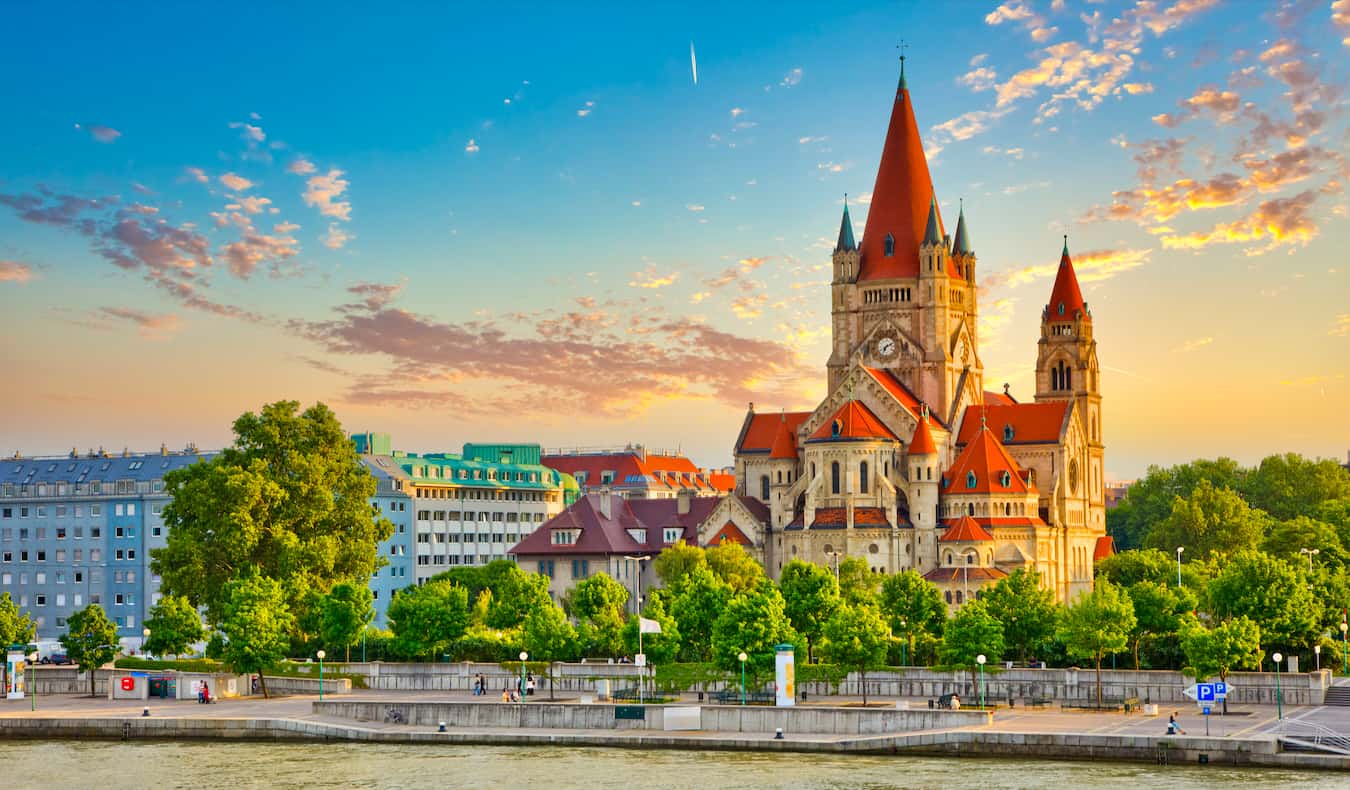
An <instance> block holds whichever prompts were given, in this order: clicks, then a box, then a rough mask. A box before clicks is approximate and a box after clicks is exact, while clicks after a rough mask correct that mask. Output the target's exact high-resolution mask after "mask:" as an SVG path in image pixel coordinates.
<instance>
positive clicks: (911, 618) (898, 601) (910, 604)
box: [878, 571, 947, 663]
mask: <svg viewBox="0 0 1350 790" xmlns="http://www.w3.org/2000/svg"><path fill="white" fill-rule="evenodd" d="M878 602H879V603H880V608H881V615H882V616H883V617H885V618H886V621H887V624H888V625H890V627H891V633H893V634H896V635H897V636H899V637H900V638H901V639H903V640H904V641H905V647H906V659H907V660H909V661H911V662H915V663H917V659H916V657H915V653H914V650H915V641H916V640H915V637H916V635H917V636H918V637H920V638H921V639H923V638H925V637H926V638H927V639H932V640H936V639H938V638H940V637H941V636H942V630H943V627H944V626H945V625H946V624H947V605H946V604H944V603H943V602H942V593H941V592H939V591H938V588H937V586H936V585H934V584H933V583H932V582H930V581H928V580H927V579H925V578H923V576H920V575H919V574H918V573H917V572H916V571H902V572H900V573H896V574H893V575H890V576H887V577H886V578H885V579H882V581H881V593H880V595H879V597H878ZM925 641H927V640H925Z"/></svg>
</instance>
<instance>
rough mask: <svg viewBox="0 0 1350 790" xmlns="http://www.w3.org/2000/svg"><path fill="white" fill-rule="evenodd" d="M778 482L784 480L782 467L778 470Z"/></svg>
mask: <svg viewBox="0 0 1350 790" xmlns="http://www.w3.org/2000/svg"><path fill="white" fill-rule="evenodd" d="M778 482H779V483H780V484H781V483H782V482H783V470H782V469H779V470H778Z"/></svg>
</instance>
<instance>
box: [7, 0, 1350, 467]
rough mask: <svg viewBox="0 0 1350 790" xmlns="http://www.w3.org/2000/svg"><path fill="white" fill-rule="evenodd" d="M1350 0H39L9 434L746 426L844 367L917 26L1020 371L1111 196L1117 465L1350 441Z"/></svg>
mask: <svg viewBox="0 0 1350 790" xmlns="http://www.w3.org/2000/svg"><path fill="white" fill-rule="evenodd" d="M1347 5H1350V3H1347V0H1340V2H1339V3H1338V4H1336V5H1335V6H1333V4H1332V3H1330V2H1316V3H1291V4H1286V5H1282V6H1269V7H1258V6H1256V5H1253V4H1247V3H1230V4H1224V3H1219V2H1211V1H1210V0H1180V2H1158V3H1147V2H1144V3H1138V2H1134V3H1131V2H1116V3H1100V4H1097V3H1089V4H1070V3H1065V4H1063V5H1061V4H1058V3H1050V2H1035V3H1017V2H1011V3H1004V4H1002V5H999V4H997V3H961V4H916V3H889V4H853V5H851V6H849V7H848V8H846V9H824V8H822V7H821V6H819V4H779V5H775V6H774V7H773V8H772V9H768V8H767V7H736V6H725V5H710V6H701V7H700V6H692V5H678V6H677V5H651V6H645V5H644V6H641V7H634V6H632V5H612V6H595V7H590V8H588V9H585V10H583V11H577V10H575V9H573V8H567V7H556V8H551V9H541V8H539V7H536V6H532V5H515V6H491V7H488V6H434V7H433V6H429V5H428V6H417V7H411V6H401V5H391V6H390V7H380V8H379V10H378V11H372V10H369V8H362V7H357V6H350V5H333V4H289V5H286V6H285V7H277V8H272V7H268V8H259V9H247V8H242V9H241V8H240V7H238V6H232V5H217V6H206V5H192V6H180V7H177V8H168V9H166V8H164V7H161V6H146V7H144V8H142V9H140V10H139V11H138V10H136V9H134V8H126V7H118V8H111V7H107V6H104V5H96V4H89V5H83V6H80V5H76V6H68V7H65V6H63V7H62V9H61V11H60V13H59V15H56V14H53V12H52V11H51V10H50V9H44V8H42V7H40V6H24V7H20V8H16V9H10V10H9V11H7V15H8V18H9V20H10V24H8V25H7V26H8V27H9V28H10V29H11V37H10V40H9V41H7V46H6V47H5V49H4V50H3V51H0V67H3V68H4V69H5V71H6V73H9V74H12V75H23V76H22V77H21V78H19V79H11V80H9V81H7V82H6V83H5V84H4V85H3V87H0V99H3V101H4V104H5V106H6V107H7V108H9V109H10V110H11V112H10V113H9V114H8V115H9V117H8V119H7V121H6V123H4V124H0V299H3V300H4V304H5V305H6V306H7V309H6V310H5V317H4V318H3V319H0V320H3V321H4V322H5V324H6V326H5V330H6V331H5V333H4V335H5V340H4V341H3V342H4V346H3V348H4V350H5V355H6V358H7V359H10V360H11V362H12V367H13V369H14V371H15V373H16V374H17V376H19V377H21V378H22V379H23V380H24V381H25V382H27V384H26V386H25V387H24V391H25V393H26V394H25V395H24V396H23V397H19V396H17V394H15V395H13V396H12V397H14V400H15V401H16V402H15V403H12V404H10V407H9V408H7V409H6V410H5V411H6V414H7V415H8V416H7V417H6V420H8V421H9V424H7V425H5V426H4V430H3V433H2V434H0V444H4V445H13V446H12V447H8V446H7V447H5V448H0V449H5V450H6V451H13V450H16V449H17V450H24V451H27V452H36V451H49V452H50V451H63V450H65V449H68V448H69V446H70V445H72V444H78V445H81V446H84V445H88V444H91V443H92V444H95V445H97V444H106V445H109V446H120V445H129V446H133V447H147V446H154V445H155V444H156V443H158V442H160V441H167V442H169V443H170V444H171V445H177V444H180V443H182V442H185V441H187V440H189V439H192V440H196V441H198V442H199V443H202V444H204V445H212V444H220V443H222V442H224V441H226V440H227V438H228V422H229V420H230V419H231V418H232V417H233V416H235V415H237V414H238V413H239V412H241V411H243V410H245V409H249V408H256V407H257V406H258V405H259V404H261V403H262V402H264V401H266V400H271V399H276V398H281V397H292V398H298V399H301V400H307V401H308V400H314V399H323V400H325V401H328V402H330V403H332V405H334V407H335V408H337V410H338V411H339V413H340V415H342V416H343V418H344V419H345V420H346V421H347V422H348V423H349V427H350V428H352V429H354V430H357V429H387V430H389V431H391V432H392V433H394V435H395V440H396V443H398V444H400V445H401V446H405V447H408V448H409V449H437V448H444V447H447V446H451V447H452V446H457V445H458V444H459V443H462V442H463V441H481V440H495V439H511V440H533V441H541V442H543V443H545V444H549V445H558V444H569V445H600V444H613V443H623V442H628V441H645V442H648V443H650V444H654V445H677V444H678V445H681V446H683V447H684V448H685V449H687V450H688V451H690V452H691V454H693V455H694V457H695V459H696V460H698V461H699V462H701V463H705V464H709V465H712V464H721V463H726V462H727V461H728V460H729V453H730V447H731V444H732V442H733V441H734V439H735V434H736V430H737V429H738V427H739V424H740V420H741V417H742V415H743V412H744V408H745V402H746V401H749V400H754V401H756V403H757V404H758V405H759V407H760V408H778V407H780V406H781V407H786V408H803V407H810V406H811V405H813V403H814V402H815V400H816V399H817V398H819V397H820V396H821V395H822V394H823V386H824V370H823V366H824V360H825V357H826V355H827V342H828V335H827V332H828V314H827V311H828V293H827V290H828V289H827V287H826V281H827V279H828V272H827V268H826V265H827V263H828V250H827V249H825V245H826V244H828V243H829V242H831V241H832V240H833V235H834V233H835V231H836V229H837V227H838V212H839V208H840V201H841V198H842V196H843V194H844V193H845V192H847V193H849V194H850V195H852V196H853V201H852V205H853V212H854V218H855V221H856V231H857V233H858V234H861V233H862V231H863V226H864V221H865V216H866V202H865V201H866V199H867V197H868V194H869V193H870V191H871V188H872V179H873V177H874V176H875V167H876V162H877V159H878V158H879V156H880V151H881V142H882V137H883V135H884V132H885V126H886V122H887V119H888V117H889V113H890V108H891V97H892V95H893V93H894V87H895V82H896V77H897V67H898V63H897V61H896V56H897V54H898V51H897V49H896V45H897V44H898V43H899V42H900V41H901V40H904V41H906V42H907V43H908V45H909V48H908V50H907V54H908V61H907V75H908V79H909V85H910V88H911V92H912V95H913V97H914V102H915V106H916V108H917V114H918V122H919V127H920V130H921V132H922V133H923V136H924V140H925V143H926V145H927V147H928V149H929V153H930V166H931V168H932V173H933V178H934V181H935V186H936V190H937V194H938V196H939V199H940V200H941V201H942V203H943V205H944V211H946V212H948V216H954V214H955V208H956V206H955V204H956V201H957V200H958V198H963V199H964V200H965V205H966V209H967V216H968V219H969V221H970V224H971V231H972V238H973V241H974V245H975V248H976V251H977V253H978V254H979V256H980V271H981V272H982V274H983V275H984V276H985V286H986V287H985V289H984V290H983V291H982V293H981V297H980V298H981V309H982V314H983V316H984V320H983V322H982V329H981V331H982V337H981V345H982V357H983V360H984V363H985V366H986V369H987V371H988V375H989V376H990V381H991V383H993V382H1001V381H1008V382H1010V383H1011V384H1012V388H1013V392H1014V393H1015V394H1016V393H1018V392H1019V391H1021V392H1024V393H1025V392H1026V391H1027V390H1028V389H1029V386H1030V373H1031V365H1032V362H1033V361H1034V358H1035V339H1036V333H1037V322H1038V316H1039V308H1040V304H1041V303H1043V301H1044V299H1045V296H1046V294H1047V293H1048V291H1049V287H1050V277H1049V275H1050V274H1051V273H1053V264H1054V263H1055V262H1056V261H1057V260H1058V252H1059V246H1060V234H1062V233H1066V232H1067V233H1069V234H1070V245H1071V248H1072V249H1073V250H1074V251H1075V254H1076V260H1079V261H1080V274H1083V275H1085V276H1084V277H1083V279H1084V285H1085V288H1086V290H1087V297H1088V300H1089V303H1090V304H1091V305H1092V307H1093V311H1094V314H1095V315H1096V317H1097V332H1098V338H1099V341H1100V342H1101V344H1102V346H1101V349H1100V353H1101V358H1102V363H1103V365H1105V366H1106V367H1107V371H1108V377H1107V378H1105V380H1104V388H1105V394H1106V415H1107V420H1108V422H1107V425H1108V426H1114V427H1115V429H1116V431H1117V434H1116V435H1117V436H1118V437H1119V438H1118V440H1117V441H1109V442H1108V443H1109V444H1110V446H1111V448H1112V453H1111V457H1110V460H1109V462H1108V472H1109V473H1114V474H1116V475H1118V476H1133V475H1135V474H1138V473H1139V472H1141V471H1142V469H1143V467H1144V466H1145V465H1146V464H1147V463H1150V462H1168V461H1176V460H1184V459H1186V458H1190V457H1194V456H1197V455H1213V454H1218V453H1228V454H1233V455H1237V456H1238V457H1241V458H1244V459H1245V460H1251V459H1252V458H1254V457H1259V455H1260V454H1262V453H1265V452H1273V451H1276V450H1282V449H1294V450H1299V451H1302V452H1308V453H1313V454H1328V455H1329V454H1336V455H1340V454H1342V453H1343V452H1344V450H1345V449H1346V448H1345V447H1343V446H1341V445H1344V444H1345V437H1346V436H1350V418H1347V417H1346V416H1345V414H1344V413H1343V410H1340V409H1337V408H1336V404H1337V403H1338V402H1339V401H1341V400H1343V399H1344V397H1345V396H1346V395H1347V394H1350V393H1347V382H1346V378H1345V373H1346V367H1347V366H1346V361H1345V360H1346V359H1350V354H1347V351H1346V344H1347V342H1350V315H1348V314H1350V309H1348V308H1347V307H1346V304H1347V302H1348V301H1350V300H1347V299H1346V298H1345V296H1346V294H1347V292H1348V289H1347V288H1346V285H1345V281H1344V276H1345V274H1344V263H1343V258H1344V255H1343V253H1342V252H1340V250H1343V249H1344V246H1345V243H1346V242H1347V231H1346V216H1347V212H1346V200H1345V196H1344V183H1345V179H1346V165H1345V162H1344V159H1343V152H1344V151H1345V150H1346V149H1347V145H1346V143H1347V142H1348V141H1347V136H1346V135H1347V124H1346V119H1345V101H1346V99H1345V91H1344V86H1345V79H1346V62H1347V60H1346V57H1345V55H1346V52H1347V47H1346V44H1345V41H1346V40H1347V37H1348V36H1350V7H1347ZM691 42H692V44H693V46H694V47H695V48H696V52H697V59H698V78H699V79H698V83H697V84H694V81H693V79H692V74H691V68H690V57H689V49H690V45H691ZM316 179H317V181H316ZM82 223H83V224H82ZM1047 267H1050V270H1049V271H1046V268H1047ZM353 289H354V290H353ZM344 306H345V307H344ZM1216 382H1221V386H1220V387H1217V388H1216V386H1215V385H1216ZM1110 438H1111V437H1110V435H1109V430H1108V439H1110Z"/></svg>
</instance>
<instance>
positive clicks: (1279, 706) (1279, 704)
mask: <svg viewBox="0 0 1350 790" xmlns="http://www.w3.org/2000/svg"><path fill="white" fill-rule="evenodd" d="M1271 658H1273V659H1275V717H1276V718H1279V719H1283V718H1284V699H1283V695H1282V694H1281V693H1280V662H1281V661H1283V660H1284V656H1282V655H1280V654H1279V653H1276V654H1275V655H1273V656H1271Z"/></svg>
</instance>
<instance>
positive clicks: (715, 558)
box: [706, 543, 767, 593]
mask: <svg viewBox="0 0 1350 790" xmlns="http://www.w3.org/2000/svg"><path fill="white" fill-rule="evenodd" d="M706 556H707V558H708V568H710V569H711V570H712V572H713V573H714V574H716V576H717V578H719V579H721V580H722V581H724V582H726V583H727V584H728V585H730V586H731V590H732V592H735V593H742V592H746V591H747V590H753V589H755V588H756V587H758V586H759V585H760V583H761V582H763V581H764V580H765V578H767V577H765V575H764V567H763V566H762V565H760V564H759V561H758V560H756V559H755V558H754V557H751V556H750V555H749V554H748V553H746V551H745V547H744V546H742V545H741V544H739V543H720V544H718V545H716V546H713V547H712V548H710V549H708V550H707V552H706Z"/></svg>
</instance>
